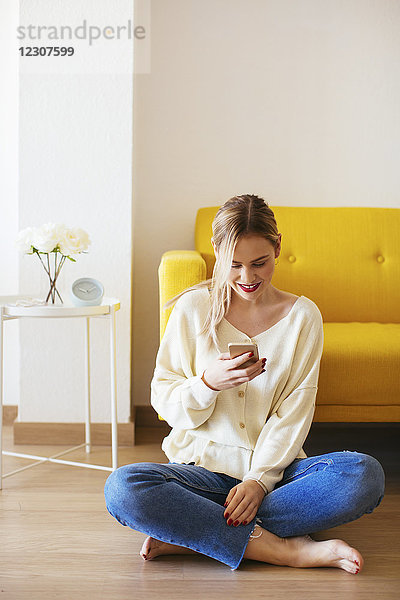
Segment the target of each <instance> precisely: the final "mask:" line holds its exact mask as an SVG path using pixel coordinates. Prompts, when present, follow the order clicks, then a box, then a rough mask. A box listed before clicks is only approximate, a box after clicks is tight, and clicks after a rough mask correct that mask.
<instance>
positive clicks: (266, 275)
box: [228, 234, 281, 302]
mask: <svg viewBox="0 0 400 600" xmlns="http://www.w3.org/2000/svg"><path fill="white" fill-rule="evenodd" d="M280 241H281V235H280V234H279V242H278V244H277V246H276V248H274V246H273V244H272V243H271V242H270V241H268V240H266V239H265V238H264V237H262V236H260V235H255V234H252V235H246V236H244V237H242V238H239V240H238V242H237V244H236V248H235V252H234V255H233V261H232V266H231V270H230V273H229V276H228V283H229V285H230V286H231V287H232V290H233V291H234V292H235V293H236V294H237V295H238V296H239V297H240V298H242V299H243V300H247V301H252V302H255V301H257V300H260V299H261V297H262V296H263V295H264V294H265V293H266V292H268V288H269V286H270V283H271V279H272V275H273V273H274V270H275V258H277V257H278V256H279V254H280Z"/></svg>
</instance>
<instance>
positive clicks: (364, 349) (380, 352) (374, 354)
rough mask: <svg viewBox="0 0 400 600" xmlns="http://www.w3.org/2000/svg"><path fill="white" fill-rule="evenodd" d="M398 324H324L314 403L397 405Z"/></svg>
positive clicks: (399, 391)
mask: <svg viewBox="0 0 400 600" xmlns="http://www.w3.org/2000/svg"><path fill="white" fill-rule="evenodd" d="M399 356H400V324H391V323H324V351H323V354H322V359H321V368H320V375H319V382H318V395H317V404H319V405H322V404H335V405H340V404H343V405H346V406H348V405H355V406H357V405H374V406H377V405H382V408H384V407H385V406H394V405H399V400H400V377H399Z"/></svg>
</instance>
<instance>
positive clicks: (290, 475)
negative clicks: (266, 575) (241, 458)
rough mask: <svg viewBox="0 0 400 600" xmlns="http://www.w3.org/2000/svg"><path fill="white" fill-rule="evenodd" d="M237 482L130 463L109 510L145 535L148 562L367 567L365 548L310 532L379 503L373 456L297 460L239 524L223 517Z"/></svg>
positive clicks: (113, 481)
mask: <svg viewBox="0 0 400 600" xmlns="http://www.w3.org/2000/svg"><path fill="white" fill-rule="evenodd" d="M239 481H240V480H237V479H234V478H232V477H229V476H227V475H224V474H221V473H212V472H210V471H208V470H207V469H204V468H203V467H196V466H193V465H177V464H175V463H170V464H168V465H162V464H161V465H160V464H155V463H137V464H133V465H127V466H125V467H121V468H120V469H117V471H115V472H114V473H113V474H111V475H110V477H109V479H108V480H107V483H106V488H105V494H106V500H107V508H108V510H109V512H110V513H111V514H112V515H113V516H114V517H115V518H116V519H117V520H118V521H119V522H120V523H122V524H123V525H128V526H129V527H132V528H133V529H135V530H138V531H143V532H144V533H146V534H148V537H147V538H146V540H145V542H144V544H143V546H142V549H141V555H142V557H143V558H144V559H145V560H151V559H153V558H155V557H156V556H159V555H161V554H177V553H179V554H180V553H188V552H189V553H193V552H195V553H198V552H200V553H202V554H205V555H207V556H211V557H212V558H215V559H217V560H220V561H221V562H224V563H225V564H227V565H229V566H230V567H231V568H232V569H236V568H237V567H238V566H239V564H240V562H241V560H242V559H243V558H248V559H252V560H260V561H263V562H267V563H270V564H278V565H287V566H293V567H317V566H331V567H338V568H342V569H344V570H346V571H348V572H350V573H357V572H358V571H359V570H361V569H362V567H363V562H364V561H363V558H362V556H361V554H360V553H359V552H358V551H357V550H356V549H354V548H352V547H350V546H349V545H348V544H347V543H346V542H344V541H342V540H337V539H333V540H326V541H323V542H316V541H314V540H313V539H312V538H311V537H310V536H309V535H308V534H309V532H313V531H318V530H320V529H327V528H330V527H335V526H337V525H340V524H343V523H347V522H349V521H352V520H354V519H357V518H359V517H360V516H362V514H365V513H366V512H372V511H373V510H374V509H375V508H376V506H378V504H379V503H380V501H381V500H382V497H383V491H384V472H383V469H382V467H381V465H380V463H379V462H378V461H377V460H376V459H374V458H373V457H370V456H369V455H366V454H360V453H357V452H334V453H329V454H324V455H321V456H317V457H308V458H306V459H300V460H296V461H294V462H293V463H292V465H290V466H289V467H288V468H287V469H286V470H285V472H284V476H283V478H282V480H281V482H279V484H277V485H276V486H275V489H274V490H273V492H271V493H270V494H268V495H267V496H266V497H265V498H264V500H263V502H262V504H261V506H260V508H259V511H258V513H257V518H256V519H254V520H253V521H252V522H251V523H249V524H248V525H246V526H239V527H237V528H234V527H233V526H228V525H227V524H226V522H225V519H224V518H223V513H224V508H223V504H224V502H225V499H226V496H227V494H228V492H229V489H230V488H231V487H233V486H234V485H236V484H237V483H239ZM260 534H261V535H260ZM250 536H251V537H250ZM256 536H257V537H256Z"/></svg>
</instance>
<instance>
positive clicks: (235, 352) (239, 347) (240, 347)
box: [228, 342, 259, 369]
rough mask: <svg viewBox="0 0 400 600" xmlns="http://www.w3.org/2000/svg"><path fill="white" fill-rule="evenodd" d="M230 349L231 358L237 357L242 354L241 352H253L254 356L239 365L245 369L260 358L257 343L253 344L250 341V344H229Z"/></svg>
mask: <svg viewBox="0 0 400 600" xmlns="http://www.w3.org/2000/svg"><path fill="white" fill-rule="evenodd" d="M228 349H229V354H230V357H231V358H236V357H237V356H240V354H245V353H246V352H253V354H254V356H252V357H251V358H249V360H247V361H246V362H245V363H244V364H243V365H240V367H237V368H238V369H245V368H246V367H249V366H250V365H252V364H253V363H255V362H257V361H258V360H259V358H258V347H257V344H252V343H250V342H249V343H248V344H228Z"/></svg>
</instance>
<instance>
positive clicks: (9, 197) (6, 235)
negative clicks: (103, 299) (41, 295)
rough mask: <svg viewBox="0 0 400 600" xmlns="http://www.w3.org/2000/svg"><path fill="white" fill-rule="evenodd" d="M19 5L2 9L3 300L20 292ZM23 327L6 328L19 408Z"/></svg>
mask: <svg viewBox="0 0 400 600" xmlns="http://www.w3.org/2000/svg"><path fill="white" fill-rule="evenodd" d="M18 12H19V11H18V2H16V1H15V0H2V1H1V5H0V74H1V93H0V296H2V295H3V296H7V295H13V294H16V293H17V292H18V255H17V253H16V252H15V250H14V240H15V237H16V235H17V233H18V54H17V52H16V51H15V48H14V43H13V42H14V40H15V30H16V27H17V25H18ZM18 338H19V323H18V322H17V321H12V322H10V323H7V326H6V327H4V350H5V352H4V398H3V402H4V404H14V405H18V404H19V339H18Z"/></svg>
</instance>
